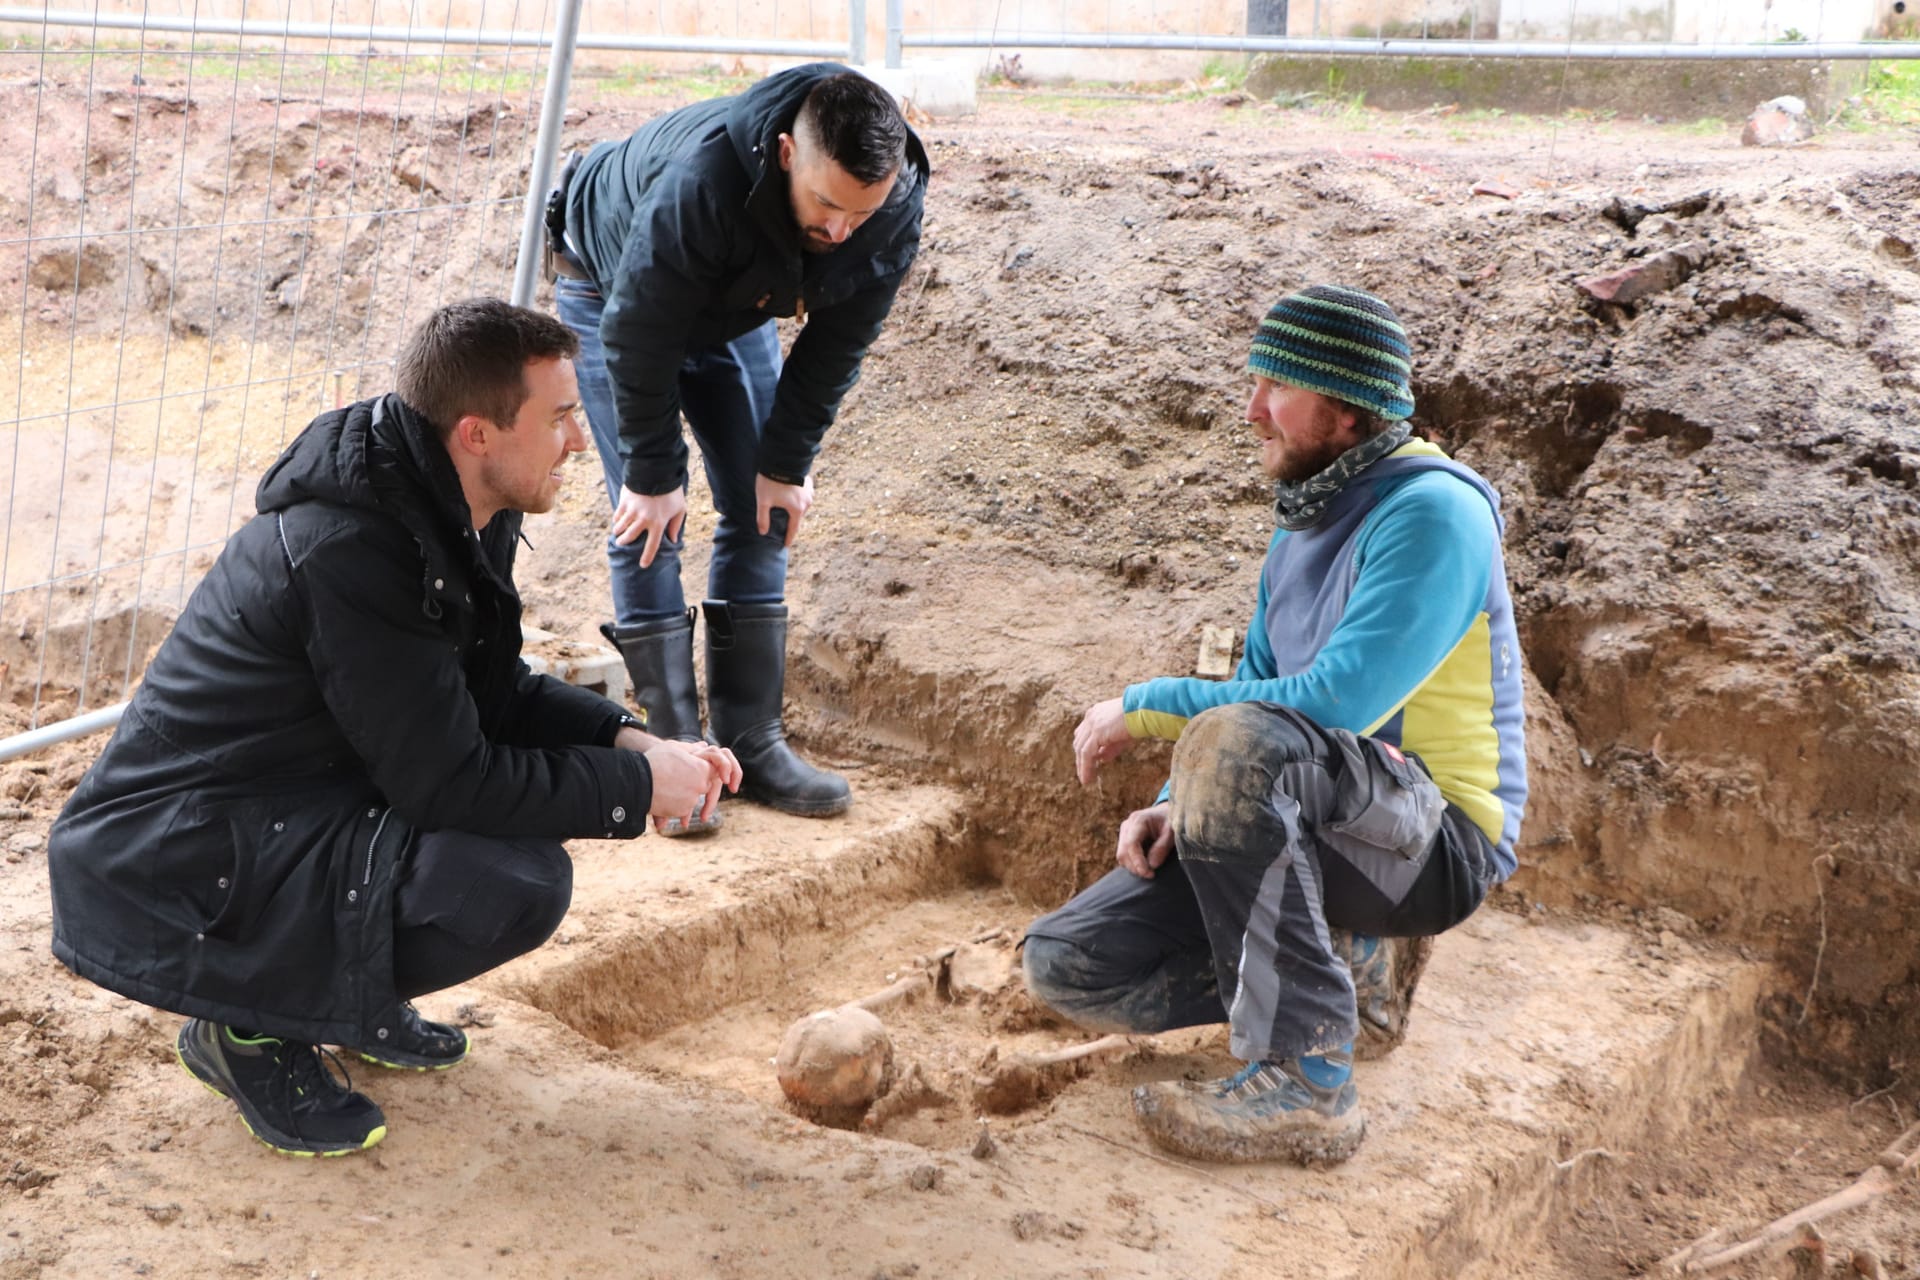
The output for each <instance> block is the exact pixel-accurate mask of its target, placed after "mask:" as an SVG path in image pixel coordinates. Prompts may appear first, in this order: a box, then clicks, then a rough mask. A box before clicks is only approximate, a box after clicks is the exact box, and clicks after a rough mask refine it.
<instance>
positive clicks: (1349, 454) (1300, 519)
mask: <svg viewBox="0 0 1920 1280" xmlns="http://www.w3.org/2000/svg"><path fill="white" fill-rule="evenodd" d="M1412 434H1413V426H1412V424H1410V423H1408V422H1405V421H1401V422H1396V423H1394V424H1393V425H1392V426H1390V427H1388V428H1387V429H1386V430H1385V431H1382V432H1381V433H1380V434H1379V435H1377V436H1369V437H1368V438H1367V439H1365V440H1362V441H1361V442H1360V443H1359V444H1357V445H1355V446H1353V448H1351V449H1349V450H1347V451H1346V452H1345V453H1343V454H1341V455H1340V456H1339V457H1337V458H1335V459H1334V460H1333V461H1332V462H1330V463H1328V464H1327V467H1326V469H1325V470H1324V471H1320V472H1318V473H1316V474H1314V475H1310V476H1308V477H1307V478H1306V479H1305V480H1302V481H1300V483H1298V484H1287V483H1285V482H1284V481H1282V482H1280V483H1277V484H1275V485H1274V486H1273V518H1274V520H1276V521H1277V522H1278V523H1279V525H1280V527H1281V528H1282V529H1287V530H1290V531H1292V532H1295V533H1298V532H1299V531H1300V530H1302V529H1311V528H1313V526H1315V525H1316V524H1319V523H1320V517H1321V516H1324V515H1325V514H1326V513H1327V504H1328V503H1329V502H1332V501H1333V499H1334V496H1335V495H1336V494H1338V493H1339V492H1340V491H1341V490H1342V489H1344V488H1346V487H1347V486H1348V485H1349V484H1351V483H1353V478H1354V477H1355V476H1357V475H1359V474H1360V473H1361V472H1362V471H1365V470H1366V469H1367V468H1368V467H1370V466H1372V465H1373V464H1374V463H1376V462H1378V461H1379V460H1380V459H1382V458H1384V457H1386V456H1387V455H1388V454H1390V453H1392V452H1393V451H1394V450H1395V449H1398V448H1399V447H1400V446H1401V445H1403V444H1405V443H1406V442H1407V437H1408V436H1410V435H1412Z"/></svg>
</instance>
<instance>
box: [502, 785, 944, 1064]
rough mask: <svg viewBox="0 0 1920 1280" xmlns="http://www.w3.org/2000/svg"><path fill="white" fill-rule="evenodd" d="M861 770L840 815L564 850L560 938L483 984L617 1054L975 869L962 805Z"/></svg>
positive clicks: (725, 808)
mask: <svg viewBox="0 0 1920 1280" xmlns="http://www.w3.org/2000/svg"><path fill="white" fill-rule="evenodd" d="M864 775H865V771H864V770H860V769H852V770H849V771H848V777H849V780H850V781H851V782H852V783H853V788H854V803H853V806H852V808H851V809H849V810H848V811H847V812H846V813H845V814H843V815H840V816H838V817H834V818H824V819H822V818H796V817H792V816H790V815H787V814H781V813H776V812H774V811H773V810H770V809H765V808H762V807H760V806H758V805H753V804H748V803H746V802H744V801H739V800H729V801H726V802H724V803H723V804H722V813H723V815H724V820H723V823H722V826H721V829H720V830H719V831H717V832H713V833H711V834H708V835H700V836H688V837H681V838H678V839H666V838H664V837H660V836H655V835H649V836H647V837H646V838H645V839H642V840H638V841H630V842H624V843H611V842H601V841H585V840H582V841H573V842H571V843H570V844H569V846H568V848H569V849H570V850H571V852H572V854H573V860H574V889H573V907H572V909H571V910H570V911H569V912H568V914H567V918H566V920H565V922H564V923H562V925H561V926H560V931H559V932H558V933H557V934H556V935H555V936H554V938H553V940H552V941H551V942H549V943H548V944H547V945H546V946H545V947H542V948H541V949H539V950H538V951H535V952H533V953H532V954H531V955H528V956H526V957H523V958H522V959H521V960H520V961H518V962H516V963H514V964H513V965H510V966H508V967H507V968H505V969H503V970H501V971H499V973H498V974H496V975H493V976H491V977H488V978H485V979H482V983H483V985H486V986H488V987H490V988H492V989H494V990H498V991H500V992H501V993H502V994H507V995H511V996H513V997H514V998H516V999H520V1000H525V1001H526V1002H528V1003H530V1004H533V1005H536V1006H538V1007H539V1008H541V1009H544V1010H546V1011H547V1012H549V1013H551V1014H553V1015H554V1016H555V1017H557V1018H559V1019H560V1020H561V1021H562V1022H565V1023H567V1024H568V1025H569V1026H571V1027H573V1028H574V1029H575V1030H576V1031H579V1032H580V1033H581V1034H583V1035H585V1036H587V1037H589V1038H590V1039H593V1040H595V1041H598V1042H599V1043H601V1044H603V1045H620V1044H624V1043H627V1042H630V1041H632V1040H634V1039H635V1038H637V1037H642V1036H650V1035H654V1034H657V1033H659V1032H661V1031H663V1030H665V1029H666V1028H669V1027H672V1026H675V1025H677V1024H679V1023H682V1022H685V1021H688V1020H690V1019H695V1018H700V1017H705V1016H706V1015H707V1014H708V1013H710V1012H711V1011H712V1010H714V1009H716V1008H719V1007H721V1006H723V1005H728V1004H732V1003H734V1002H737V1001H739V1000H741V999H743V998H746V997H750V996H753V995H755V994H757V993H760V992H763V991H771V990H774V989H777V988H779V987H782V986H784V985H786V984H787V983H788V982H790V981H791V978H792V975H794V974H796V973H804V972H807V971H809V970H812V969H815V968H818V967H820V965H821V964H822V962H823V961H824V960H825V958H826V957H827V955H828V954H829V952H830V950H831V949H832V948H833V946H835V945H836V944H837V942H838V941H839V939H841V938H842V937H844V936H845V934H846V933H847V932H848V931H849V930H851V929H854V928H857V927H858V926H859V925H860V924H861V923H862V922H863V921H865V920H867V919H869V918H871V917H872V916H874V915H875V914H877V913H879V912H881V911H883V910H884V909H885V908H886V907H887V906H888V905H890V904H897V903H900V902H904V901H908V900H910V899H914V898H918V897H921V896H924V895H927V894H938V893H940V892H942V891H944V890H948V889H952V888H955V887H958V886H959V885H960V884H962V883H963V882H964V881H965V880H967V879H968V878H969V877H971V876H974V875H975V874H977V872H976V870H975V867H974V865H973V864H972V862H971V861H970V860H969V858H968V855H967V853H966V849H965V841H964V834H965V824H964V813H965V806H964V802H963V799H962V797H961V796H959V795H958V794H957V793H955V792H952V791H948V790H944V789H942V788H939V787H931V786H910V785H903V784H900V783H897V782H893V781H890V780H887V779H884V778H878V779H876V778H869V777H866V776H864Z"/></svg>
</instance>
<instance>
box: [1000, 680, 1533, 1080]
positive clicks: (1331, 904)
mask: <svg viewBox="0 0 1920 1280" xmlns="http://www.w3.org/2000/svg"><path fill="white" fill-rule="evenodd" d="M1172 792H1173V793H1172V809H1171V815H1170V821H1171V824H1172V827H1173V832H1174V853H1173V855H1172V856H1170V857H1169V858H1168V860H1167V862H1166V863H1165V864H1164V865H1162V866H1161V867H1160V869H1159V872H1158V874H1157V875H1155V876H1154V878H1152V879H1150V880H1149V879H1142V878H1140V877H1138V876H1135V875H1134V874H1133V873H1132V872H1130V871H1127V870H1125V869H1124V868H1115V869H1114V870H1113V871H1110V872H1108V873H1107V874H1106V876H1105V877H1103V878H1102V879H1101V880H1099V881H1098V882H1096V883H1095V884H1093V885H1091V886H1089V887H1088V888H1087V889H1086V890H1085V891H1084V892H1082V893H1080V894H1079V895H1077V896H1076V897H1074V898H1073V899H1072V900H1071V901H1069V902H1068V903H1067V904H1066V905H1065V906H1064V907H1061V908H1060V909H1059V910H1058V911H1055V912H1053V913H1051V914H1049V915H1045V916H1042V917H1041V918H1040V919H1038V920H1036V921H1034V922H1033V924H1032V925H1031V926H1030V927H1029V928H1028V930H1027V937H1026V941H1025V944H1024V965H1025V970H1026V979H1027V985H1028V988H1029V989H1030V990H1031V991H1032V992H1033V994H1034V996H1035V998H1037V999H1038V1000H1040V1001H1041V1002H1042V1003H1044V1004H1046V1005H1047V1006H1049V1007H1050V1008H1052V1009H1054V1010H1055V1011H1057V1012H1058V1013H1060V1014H1061V1015H1062V1016H1064V1017H1066V1018H1069V1019H1071V1020H1072V1021H1074V1022H1076V1023H1079V1024H1081V1025H1083V1026H1086V1027H1089V1028H1092V1029H1096V1030H1102V1031H1132V1032H1155V1031H1165V1030H1169V1029H1171V1028H1174V1027H1190V1026H1200V1025H1204V1024H1208V1023H1217V1022H1220V1021H1222V1019H1223V1018H1224V1020H1225V1021H1227V1022H1228V1023H1229V1024H1230V1026H1231V1046H1232V1051H1233V1053H1234V1055H1235V1056H1236V1057H1238V1058H1240V1059H1242V1060H1243V1061H1248V1062H1253V1061H1262V1060H1265V1061H1285V1060H1288V1059H1292V1058H1297V1057H1299V1056H1301V1055H1303V1054H1311V1053H1317V1052H1322V1051H1325V1050H1329V1049H1333V1048H1337V1047H1338V1046H1340V1045H1343V1044H1345V1043H1347V1042H1348V1041H1350V1040H1352V1039H1353V1037H1354V1033H1355V1030H1356V1016H1355V1003H1354V990H1353V978H1352V975H1351V973H1350V972H1349V970H1348V967H1347V964H1346V962H1345V960H1344V959H1343V958H1342V957H1341V955H1340V954H1339V953H1338V952H1337V951H1336V950H1335V948H1334V946H1333V942H1332V939H1331V938H1330V936H1329V932H1328V930H1329V928H1330V927H1331V928H1335V929H1347V930H1351V931H1353V932H1355V933H1362V934H1371V935H1375V936H1380V937H1421V936H1428V935H1432V934H1437V933H1441V932H1444V931H1445V930H1447V929H1450V928H1452V927H1453V926H1454V925H1456V924H1458V923H1459V922H1460V921H1462V920H1464V919H1466V918H1467V916H1469V915H1471V914H1472V913H1473V911H1474V910H1475V909H1476V908H1477V907H1478V906H1479V905H1480V903H1481V900H1482V899H1484V898H1485V897H1486V894H1487V890H1488V889H1489V887H1491V885H1492V883H1493V881H1494V879H1495V876H1496V874H1497V873H1496V864H1495V861H1494V852H1493V846H1492V845H1491V844H1490V843H1489V842H1488V840H1487V838H1486V836H1485V834H1483V833H1482V832H1481V830H1480V828H1479V827H1477V826H1475V825H1474V823H1473V821H1472V819H1470V818H1468V817H1467V815H1466V814H1465V813H1464V812H1463V811H1462V810H1461V809H1460V808H1459V807H1458V806H1456V805H1453V804H1450V803H1448V802H1447V801H1446V800H1444V799H1443V798H1442V797H1441V795H1440V791H1439V788H1438V787H1437V786H1435V785H1434V782H1433V780H1432V779H1431V778H1430V777H1428V776H1427V773H1426V770H1425V769H1424V767H1422V766H1421V765H1420V764H1419V763H1418V761H1417V760H1416V759H1414V758H1411V757H1407V756H1404V755H1403V754H1401V753H1400V752H1399V751H1397V750H1396V749H1394V748H1392V747H1390V746H1388V745H1387V744H1385V743H1382V742H1379V741H1377V740H1375V739H1371V738H1362V737H1358V736H1356V735H1355V734H1352V733H1348V732H1347V731H1345V730H1341V729H1325V728H1322V727H1321V726H1320V725H1318V724H1316V723H1315V722H1314V721H1313V720H1312V719H1310V718H1309V717H1307V716H1305V715H1302V714H1301V713H1299V712H1298V711H1294V710H1291V709H1289V708H1286V707H1281V706H1277V705H1275V704H1272V703H1264V702H1243V703H1234V704H1231V705H1228V706H1223V707H1216V708H1213V709H1212V710H1209V711H1206V712H1203V713H1202V714H1200V715H1198V716H1196V717H1194V718H1193V720H1192V721H1190V722H1189V723H1188V725H1187V727H1186V730H1185V731H1184V732H1183V733H1182V734H1181V737H1180V741H1179V743H1178V745H1177V746H1176V747H1175V749H1174V754H1173V784H1172Z"/></svg>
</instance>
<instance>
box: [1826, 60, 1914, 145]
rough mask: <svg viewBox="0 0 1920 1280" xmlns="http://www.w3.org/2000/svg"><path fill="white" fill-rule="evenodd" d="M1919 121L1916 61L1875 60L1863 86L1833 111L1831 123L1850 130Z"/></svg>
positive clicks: (1908, 126)
mask: <svg viewBox="0 0 1920 1280" xmlns="http://www.w3.org/2000/svg"><path fill="white" fill-rule="evenodd" d="M1916 125H1920V62H1911V61H1908V62H1875V63H1872V64H1870V65H1869V66H1868V68H1867V86H1866V88H1864V89H1862V90H1861V91H1860V92H1859V93H1856V94H1855V95H1853V96H1852V97H1851V98H1848V99H1847V100H1846V101H1845V102H1844V103H1842V104H1841V105H1840V110H1839V111H1838V112H1836V113H1835V114H1834V118H1833V122H1832V127H1833V128H1836V129H1845V130H1847V131H1848V132H1850V133H1866V132H1870V131H1872V130H1874V129H1883V128H1887V127H1889V126H1891V127H1893V128H1911V127H1913V126H1916Z"/></svg>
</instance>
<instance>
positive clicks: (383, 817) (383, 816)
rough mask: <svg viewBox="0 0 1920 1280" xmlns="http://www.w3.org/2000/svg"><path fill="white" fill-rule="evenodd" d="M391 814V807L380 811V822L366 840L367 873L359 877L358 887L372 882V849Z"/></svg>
mask: <svg viewBox="0 0 1920 1280" xmlns="http://www.w3.org/2000/svg"><path fill="white" fill-rule="evenodd" d="M392 816H393V810H392V809H391V808H388V809H382V810H381V811H380V824H379V825H378V826H376V827H375V828H374V829H373V839H371V840H369V841H367V873H366V874H365V875H364V876H362V877H361V878H360V887H361V888H363V889H364V888H366V887H367V886H368V885H370V884H372V883H373V851H374V849H375V848H376V847H377V846H378V845H379V843H380V833H381V832H382V831H385V830H386V829H387V819H388V818H390V817H392Z"/></svg>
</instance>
